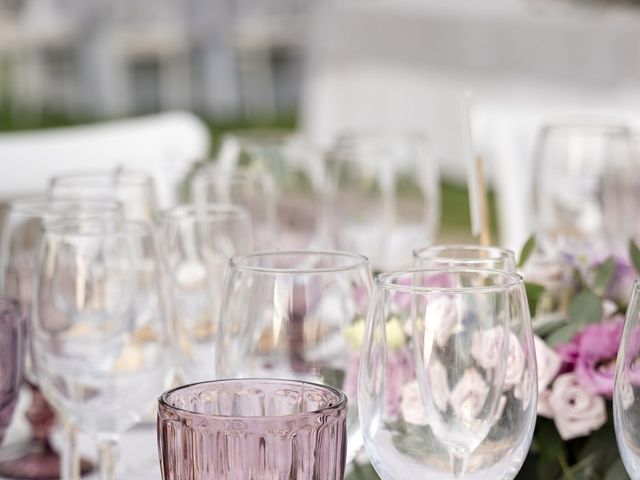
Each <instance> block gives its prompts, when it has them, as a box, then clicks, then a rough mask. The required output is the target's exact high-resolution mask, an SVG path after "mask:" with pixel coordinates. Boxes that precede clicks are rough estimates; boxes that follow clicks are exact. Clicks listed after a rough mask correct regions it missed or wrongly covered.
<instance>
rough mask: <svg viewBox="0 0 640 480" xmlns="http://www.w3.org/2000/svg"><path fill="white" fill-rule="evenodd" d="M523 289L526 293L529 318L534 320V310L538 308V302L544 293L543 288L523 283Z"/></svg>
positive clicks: (534, 284) (535, 284)
mask: <svg viewBox="0 0 640 480" xmlns="http://www.w3.org/2000/svg"><path fill="white" fill-rule="evenodd" d="M524 289H525V291H526V293H527V302H528V303H529V312H531V318H535V316H536V309H537V307H538V301H539V300H540V297H541V296H542V294H543V293H544V290H545V288H544V287H543V286H542V285H538V284H537V283H529V282H525V283H524Z"/></svg>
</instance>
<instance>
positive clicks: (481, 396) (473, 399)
mask: <svg viewBox="0 0 640 480" xmlns="http://www.w3.org/2000/svg"><path fill="white" fill-rule="evenodd" d="M488 395H489V386H488V385H487V384H486V382H485V381H484V379H483V378H482V375H480V374H479V373H478V371H477V370H476V369H475V368H469V369H467V370H466V371H465V372H464V374H463V375H462V377H460V380H458V383H457V384H456V386H455V387H454V388H453V390H452V391H451V396H450V397H449V403H450V404H451V407H452V408H453V411H454V412H455V413H456V415H458V416H459V417H461V418H463V419H467V420H471V419H474V418H476V417H477V416H478V414H479V413H480V411H481V410H482V407H483V406H484V404H485V402H486V401H487V396H488Z"/></svg>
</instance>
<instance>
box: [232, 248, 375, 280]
mask: <svg viewBox="0 0 640 480" xmlns="http://www.w3.org/2000/svg"><path fill="white" fill-rule="evenodd" d="M303 255H317V256H321V257H332V258H338V257H340V258H350V259H352V260H353V261H352V262H351V263H346V264H344V265H340V266H334V267H307V268H305V267H293V268H292V267H260V266H256V265H251V264H249V260H250V259H254V258H259V257H265V258H268V257H279V256H282V257H285V256H303ZM368 265H369V259H368V258H367V257H366V256H364V255H362V254H360V253H353V252H346V251H342V250H261V251H256V252H250V253H242V254H239V255H234V256H233V257H231V258H230V259H229V266H230V268H232V269H234V270H239V271H246V272H255V273H268V274H294V275H295V274H298V275H313V274H323V273H332V272H346V271H350V270H357V269H358V268H362V267H363V266H367V267H368Z"/></svg>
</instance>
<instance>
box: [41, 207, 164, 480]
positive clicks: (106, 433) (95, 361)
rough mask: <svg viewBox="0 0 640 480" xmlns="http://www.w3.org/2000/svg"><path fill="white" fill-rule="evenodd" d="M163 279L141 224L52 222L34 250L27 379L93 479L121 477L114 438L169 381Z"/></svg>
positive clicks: (152, 238)
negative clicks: (83, 454) (82, 436)
mask: <svg viewBox="0 0 640 480" xmlns="http://www.w3.org/2000/svg"><path fill="white" fill-rule="evenodd" d="M163 273H164V272H163V271H162V264H161V262H160V259H159V252H158V247H157V241H156V238H155V235H154V231H153V229H152V226H151V225H149V224H147V223H136V222H117V223H116V222H105V221H104V220H103V221H95V220H94V221H89V220H87V221H78V220H76V221H71V222H69V221H66V222H65V221H62V222H60V223H55V224H51V225H48V226H47V229H46V231H45V233H44V236H43V239H42V241H41V246H40V249H39V255H38V262H37V265H36V274H35V277H34V294H33V306H32V315H31V346H32V352H33V363H34V368H35V372H36V375H37V378H38V381H39V382H40V385H41V388H42V392H43V394H44V395H45V397H46V398H47V399H48V400H49V401H50V402H51V404H52V405H53V406H54V407H55V408H56V410H57V411H59V412H60V413H61V414H62V415H63V416H64V417H65V418H67V419H68V421H69V422H70V423H71V424H72V425H73V426H74V427H76V428H78V429H79V430H82V431H84V432H87V433H89V434H92V435H93V436H94V437H95V439H96V441H97V444H98V450H99V467H100V478H102V479H103V480H113V479H116V478H118V476H120V475H121V469H120V466H119V462H118V444H119V439H120V435H121V434H122V433H123V432H124V431H126V430H127V429H129V428H130V427H132V426H133V425H135V424H136V423H137V422H139V421H140V420H141V419H142V418H143V417H144V416H145V415H146V414H148V413H149V412H151V411H152V410H153V403H154V399H155V398H157V396H158V395H159V394H160V393H161V392H162V391H163V390H164V388H165V387H166V385H167V381H168V379H169V377H170V375H171V374H172V366H173V361H174V360H173V355H172V354H173V348H172V341H171V339H172V332H171V328H170V323H169V321H168V319H167V313H166V310H167V309H166V308H165V302H166V301H167V297H168V295H167V294H166V292H165V288H166V284H165V283H164V282H163ZM65 480H67V479H65Z"/></svg>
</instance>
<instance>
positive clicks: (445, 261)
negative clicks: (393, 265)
mask: <svg viewBox="0 0 640 480" xmlns="http://www.w3.org/2000/svg"><path fill="white" fill-rule="evenodd" d="M413 265H414V267H430V268H431V267H467V268H487V269H490V270H506V271H508V272H515V270H516V256H515V254H514V253H513V252H512V251H511V250H507V249H506V248H499V247H483V246H480V245H435V246H432V247H424V248H419V249H417V250H414V251H413Z"/></svg>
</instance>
